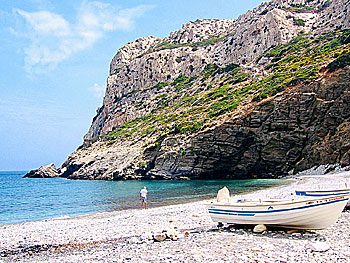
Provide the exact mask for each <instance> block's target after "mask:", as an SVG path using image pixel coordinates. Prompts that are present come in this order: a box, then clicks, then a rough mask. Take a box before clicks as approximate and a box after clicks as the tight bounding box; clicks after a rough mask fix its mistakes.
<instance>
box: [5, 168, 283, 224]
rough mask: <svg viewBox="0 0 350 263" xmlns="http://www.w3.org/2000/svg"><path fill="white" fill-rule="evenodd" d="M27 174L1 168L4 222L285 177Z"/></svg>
mask: <svg viewBox="0 0 350 263" xmlns="http://www.w3.org/2000/svg"><path fill="white" fill-rule="evenodd" d="M25 173H26V172H0V225H3V224H14V223H21V222H28V221H38V220H43V219H51V218H60V217H74V216H79V215H87V214H94V213H99V212H111V211H117V210H124V209H135V208H139V204H140V201H139V192H140V189H141V188H142V187H143V186H146V187H147V189H148V204H149V207H156V206H162V205H168V204H178V203H185V202H189V201H193V200H203V199H208V198H211V197H214V196H216V193H217V191H218V190H219V189H220V188H222V187H223V186H227V187H228V188H229V189H230V191H231V193H232V194H235V193H243V192H248V191H252V190H257V189H259V188H261V187H269V186H273V185H278V184H283V183H285V180H273V179H256V180H194V181H82V180H67V179H64V178H50V179H29V178H22V176H23V175H24V174H25Z"/></svg>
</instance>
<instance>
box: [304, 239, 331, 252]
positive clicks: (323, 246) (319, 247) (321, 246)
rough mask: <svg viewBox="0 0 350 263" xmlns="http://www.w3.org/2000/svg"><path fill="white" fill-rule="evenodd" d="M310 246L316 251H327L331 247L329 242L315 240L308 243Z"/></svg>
mask: <svg viewBox="0 0 350 263" xmlns="http://www.w3.org/2000/svg"><path fill="white" fill-rule="evenodd" d="M308 248H310V249H311V250H312V251H315V252H325V251H328V250H329V249H330V248H331V247H330V246H329V245H328V243H327V242H321V241H317V242H313V243H309V244H308Z"/></svg>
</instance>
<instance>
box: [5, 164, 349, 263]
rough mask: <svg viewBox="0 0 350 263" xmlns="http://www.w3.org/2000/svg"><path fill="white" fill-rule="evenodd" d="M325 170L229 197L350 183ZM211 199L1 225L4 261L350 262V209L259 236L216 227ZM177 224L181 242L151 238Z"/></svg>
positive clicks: (282, 194) (343, 175)
mask: <svg viewBox="0 0 350 263" xmlns="http://www.w3.org/2000/svg"><path fill="white" fill-rule="evenodd" d="M323 172H324V169H321V170H311V171H308V172H306V173H302V174H299V175H298V176H293V177H290V178H289V181H290V183H289V184H288V185H283V186H278V187H274V188H269V189H264V190H260V191H257V192H252V193H249V194H245V195H239V196H232V197H231V198H232V199H236V198H249V199H264V198H283V199H285V198H290V196H291V194H292V193H293V192H294V191H295V190H296V189H301V190H302V189H329V188H338V189H339V188H342V189H343V188H345V187H348V186H350V172H348V171H341V170H340V171H339V170H336V171H334V172H333V173H328V174H326V175H320V174H321V173H323ZM209 202H210V200H204V201H200V202H193V203H187V204H180V205H171V206H164V207H157V208H149V209H147V210H141V209H140V210H127V211H118V212H112V213H101V214H95V215H90V216H82V217H76V218H67V219H53V220H44V221H38V222H29V223H22V224H14V225H4V226H0V262H16V261H18V262H350V234H349V230H350V212H349V211H344V212H343V213H342V215H341V217H340V218H339V219H338V220H337V222H336V223H335V224H334V225H332V226H331V227H329V228H327V229H324V230H312V231H303V232H297V233H288V232H287V231H286V230H278V231H277V230H269V229H268V231H267V232H265V233H263V234H256V233H253V232H252V230H251V229H249V228H248V229H235V228H226V229H218V228H217V227H216V225H215V223H213V222H212V221H211V219H210V217H209V215H208V213H207V211H206V208H205V204H206V203H209ZM173 228H176V229H177V232H178V233H179V239H178V240H177V241H171V240H166V241H164V242H154V241H153V240H152V241H151V240H148V239H147V238H146V237H147V236H148V235H150V234H155V233H158V232H161V231H163V230H165V229H173ZM186 232H187V233H188V236H185V235H184V234H185V233H186ZM187 233H186V234H187Z"/></svg>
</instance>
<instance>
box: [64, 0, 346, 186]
mask: <svg viewBox="0 0 350 263" xmlns="http://www.w3.org/2000/svg"><path fill="white" fill-rule="evenodd" d="M349 10H350V1H348V0H334V1H328V0H308V1H306V0H298V1H289V0H288V1H287V0H273V1H270V2H264V3H262V4H261V5H260V6H258V7H257V8H255V9H253V10H250V11H249V12H247V13H246V14H243V15H241V16H240V17H239V18H238V19H236V20H234V19H232V20H231V19H228V20H223V19H205V20H197V21H194V22H188V23H186V24H185V25H183V27H182V28H181V29H180V30H178V31H175V32H172V33H170V35H169V36H168V37H166V38H157V37H143V38H140V39H137V40H136V41H134V42H132V43H128V44H126V45H125V46H123V47H122V48H120V49H119V50H118V52H117V54H116V55H115V56H114V58H113V59H112V62H111V65H110V72H109V76H108V78H107V87H106V92H105V97H104V101H103V105H102V106H101V107H100V108H98V109H97V113H96V116H95V117H94V118H93V121H92V124H91V127H90V129H89V131H88V132H87V134H86V135H85V136H84V143H83V144H82V145H81V146H80V147H79V148H78V149H77V150H76V151H75V152H74V153H72V154H71V155H70V156H69V157H68V159H67V160H66V161H65V162H64V163H63V164H62V166H61V167H60V169H59V175H60V176H62V177H67V178H69V179H96V180H121V179H188V178H189V179H195V178H229V179H234V178H270V177H280V176H285V175H287V174H293V173H296V172H299V171H302V170H305V169H309V168H311V167H314V166H319V165H322V164H340V165H342V166H348V165H350V143H349V140H350V119H349V117H350V107H349V106H350V105H349V103H350V77H349V76H350V75H349V73H350V29H349V28H350V19H349V17H350V16H349V14H348V12H349Z"/></svg>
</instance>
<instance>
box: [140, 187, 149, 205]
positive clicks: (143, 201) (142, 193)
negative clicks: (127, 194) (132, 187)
mask: <svg viewBox="0 0 350 263" xmlns="http://www.w3.org/2000/svg"><path fill="white" fill-rule="evenodd" d="M147 193H148V192H147V189H146V186H145V187H144V188H143V189H141V191H140V200H141V209H142V206H143V204H145V209H147Z"/></svg>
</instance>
